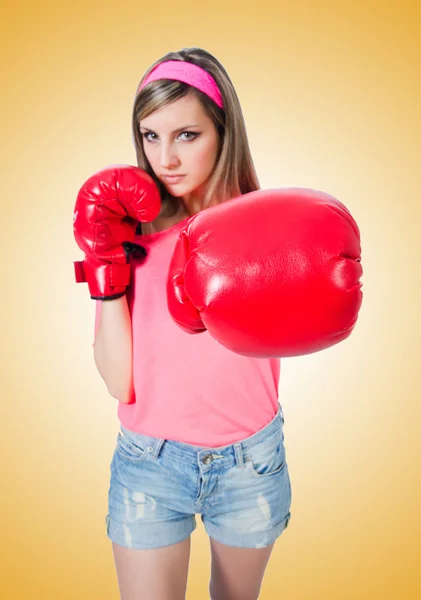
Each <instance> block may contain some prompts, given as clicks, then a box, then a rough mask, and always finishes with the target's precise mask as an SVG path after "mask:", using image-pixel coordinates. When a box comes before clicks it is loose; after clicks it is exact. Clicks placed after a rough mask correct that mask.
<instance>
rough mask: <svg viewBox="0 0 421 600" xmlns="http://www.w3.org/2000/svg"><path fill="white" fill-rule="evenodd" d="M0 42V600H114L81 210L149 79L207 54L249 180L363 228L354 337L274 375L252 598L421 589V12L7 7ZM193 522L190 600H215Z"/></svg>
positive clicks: (108, 423) (235, 5)
mask: <svg viewBox="0 0 421 600" xmlns="http://www.w3.org/2000/svg"><path fill="white" fill-rule="evenodd" d="M1 28H2V31H1V37H0V44H1V61H2V94H1V113H0V118H1V125H2V136H1V137H2V144H1V167H2V176H1V189H2V193H1V199H0V202H1V218H0V222H1V243H2V261H1V272H2V294H1V298H2V300H1V308H2V310H1V313H2V317H3V319H2V321H3V325H2V341H3V344H2V362H1V371H2V383H1V396H2V402H1V411H2V435H1V458H2V460H1V463H2V477H1V483H2V492H1V512H0V514H1V531H2V535H1V537H2V542H3V543H2V556H1V564H2V577H1V581H0V597H1V598H4V599H5V600H17V599H25V600H26V599H29V598H30V599H34V600H35V599H36V600H38V599H41V600H50V599H52V600H53V599H54V600H58V599H60V600H67V599H72V600H79V599H81V600H82V599H83V600H84V599H89V600H91V599H95V600H96V599H100V600H112V599H118V598H119V594H118V585H117V578H116V573H115V568H114V562H113V557H112V550H111V542H110V541H109V539H108V538H107V537H106V529H105V515H106V513H107V495H108V485H109V463H110V461H111V457H112V453H113V451H114V447H115V438H116V434H117V431H118V426H119V423H118V420H117V401H116V400H115V399H114V398H112V397H111V396H110V395H109V394H108V392H107V390H106V387H105V384H104V383H103V381H102V379H101V377H100V375H99V374H98V372H97V371H96V368H95V364H94V360H93V350H92V341H93V328H94V305H95V303H94V302H93V301H92V300H91V299H90V297H89V294H88V289H87V286H86V285H77V284H76V283H75V282H74V274H73V261H74V260H80V259H81V258H83V255H82V253H81V251H80V250H79V248H78V247H77V245H76V243H75V241H74V238H73V231H72V219H73V208H74V203H75V199H76V194H77V192H78V190H79V188H80V186H81V185H82V183H83V182H84V181H85V180H86V179H87V178H88V177H89V176H90V175H91V174H92V173H93V172H94V171H97V170H98V169H100V168H102V167H104V166H106V165H109V164H115V163H131V164H134V163H135V153H134V148H133V145H132V138H131V129H130V120H131V108H132V102H133V97H134V93H135V90H136V87H137V83H138V80H139V79H140V77H141V75H142V74H143V72H144V71H145V70H146V69H147V68H148V67H149V65H150V64H151V63H152V62H154V61H155V60H156V59H157V58H159V57H160V56H162V55H163V54H165V53H166V52H167V51H169V50H178V49H180V48H182V47H189V46H201V47H203V48H205V49H207V50H208V51H210V52H211V53H213V54H215V56H217V58H219V60H220V61H221V62H222V64H223V65H224V66H225V68H226V69H227V71H228V73H229V74H230V76H231V78H232V80H233V83H234V85H235V86H236V89H237V92H238V95H239V97H240V101H241V103H242V107H243V111H244V117H245V120H246V125H247V130H248V134H249V139H250V146H251V150H252V154H253V157H254V160H255V164H256V168H257V171H258V174H259V178H260V183H261V186H262V187H263V188H269V187H288V186H301V187H310V188H314V189H319V190H323V191H326V192H328V193H330V194H332V195H334V196H336V197H338V198H339V199H340V200H342V202H344V203H345V204H346V206H347V207H348V208H349V209H350V211H351V213H352V214H353V216H354V218H355V219H356V220H357V222H358V224H359V226H360V229H361V236H362V248H363V261H362V262H363V268H364V276H363V283H364V287H363V292H364V300H363V306H362V308H361V311H360V318H359V321H358V323H357V326H356V328H355V330H354V332H353V334H352V336H351V337H350V338H349V339H348V340H347V341H345V342H343V343H342V344H339V345H338V346H335V347H333V348H330V349H329V350H326V351H324V352H321V353H318V354H314V355H311V356H306V357H301V358H297V359H288V360H284V361H283V370H282V375H281V386H280V394H281V396H280V398H281V403H282V406H283V409H284V413H285V445H286V450H287V457H288V465H289V469H290V475H291V482H292V493H293V499H292V507H291V511H292V518H291V521H290V526H289V528H288V529H287V530H286V531H285V532H284V534H282V536H281V537H280V538H279V540H278V542H277V543H276V545H275V549H274V551H273V553H272V556H271V559H270V561H269V565H268V567H267V570H266V574H265V578H264V582H263V586H262V590H261V595H260V598H261V599H262V600H272V599H273V600H275V599H276V600H277V599H282V600H351V599H352V600H365V599H370V600H372V599H376V600H377V599H378V600H392V599H393V600H415V599H419V598H421V575H420V571H421V569H420V564H421V552H420V538H421V535H420V533H421V532H420V530H421V518H420V506H421V481H420V461H419V456H420V450H421V438H420V426H421V419H420V412H421V411H420V397H421V385H420V383H421V382H420V371H421V360H420V354H421V353H420V343H421V319H420V314H421V308H420V307H421V298H420V296H421V294H420V292H421V281H420V279H421V278H420V251H421V243H420V238H421V226H420V219H421V209H420V183H421V176H420V172H421V150H420V144H421V139H420V138H421V136H420V134H421V84H420V70H421V56H420V53H421V41H420V38H421V8H420V4H419V3H418V2H415V1H412V2H410V1H406V0H402V1H401V2H397V1H396V0H394V1H391V2H384V1H382V2H380V1H376V2H374V1H370V0H368V1H366V2H361V1H357V2H348V1H346V2H337V1H325V2H321V1H315V2H302V1H300V0H298V1H296V2H294V3H291V2H283V1H281V2H279V3H276V4H275V3H273V4H272V3H271V2H269V1H268V0H263V1H262V2H256V3H254V2H253V3H252V2H239V1H236V0H234V1H233V2H227V1H224V2H221V1H220V0H216V1H215V2H213V3H209V4H207V3H199V2H192V1H191V0H185V1H184V2H182V3H175V2H169V1H167V0H164V1H160V0H158V1H157V2H152V3H150V4H148V5H145V3H142V2H137V3H135V2H126V3H122V4H118V3H117V2H108V0H105V1H103V2H102V3H85V2H81V1H80V0H76V1H75V2H66V3H63V2H59V1H58V2H57V1H56V2H53V1H50V2H45V1H43V0H41V1H40V2H31V3H29V2H20V1H18V2H15V3H11V2H7V3H6V2H5V3H3V5H2V18H1ZM196 518H197V521H198V527H197V529H196V531H195V533H194V534H193V536H192V552H191V562H190V572H189V580H188V591H187V598H188V600H202V599H206V598H209V595H208V581H209V574H210V549H209V540H208V537H207V535H206V532H205V530H204V528H203V526H202V523H201V521H200V517H199V516H197V517H196Z"/></svg>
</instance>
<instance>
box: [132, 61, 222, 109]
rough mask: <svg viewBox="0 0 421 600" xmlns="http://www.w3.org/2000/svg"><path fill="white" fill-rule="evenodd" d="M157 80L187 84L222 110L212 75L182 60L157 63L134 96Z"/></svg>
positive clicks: (220, 99)
mask: <svg viewBox="0 0 421 600" xmlns="http://www.w3.org/2000/svg"><path fill="white" fill-rule="evenodd" d="M157 79H175V80H176V81H182V82H183V83H188V84H189V85H192V86H193V87H195V88H197V89H198V90H200V91H201V92H203V93H204V94H206V95H207V96H209V98H211V99H212V100H213V101H214V102H215V103H216V104H217V105H218V106H219V107H220V108H223V102H222V96H221V92H220V91H219V88H218V86H217V85H216V82H215V80H214V78H213V77H212V75H210V74H209V73H208V72H207V71H205V70H204V69H202V68H201V67H198V66H197V65H194V64H193V63H191V62H187V61H184V60H167V61H165V62H162V63H159V65H157V66H156V67H155V68H154V69H152V71H151V72H150V73H149V75H148V76H147V77H146V78H145V80H144V81H143V82H142V83H141V84H140V85H139V87H138V88H137V92H136V96H137V94H138V93H139V92H140V90H141V89H143V88H144V87H145V86H146V85H148V83H150V82H151V81H156V80H157Z"/></svg>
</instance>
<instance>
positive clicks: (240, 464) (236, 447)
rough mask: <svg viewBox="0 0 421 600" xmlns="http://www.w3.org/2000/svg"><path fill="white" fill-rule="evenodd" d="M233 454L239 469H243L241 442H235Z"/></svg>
mask: <svg viewBox="0 0 421 600" xmlns="http://www.w3.org/2000/svg"><path fill="white" fill-rule="evenodd" d="M234 454H235V462H236V465H237V467H238V468H239V469H244V468H245V463H244V456H243V449H242V446H241V442H236V443H235V444H234Z"/></svg>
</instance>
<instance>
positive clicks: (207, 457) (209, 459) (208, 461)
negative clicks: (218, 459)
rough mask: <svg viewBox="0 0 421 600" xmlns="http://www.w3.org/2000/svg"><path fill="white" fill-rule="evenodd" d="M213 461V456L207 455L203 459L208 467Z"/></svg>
mask: <svg viewBox="0 0 421 600" xmlns="http://www.w3.org/2000/svg"><path fill="white" fill-rule="evenodd" d="M212 461H213V456H212V454H207V455H206V456H204V457H203V458H202V462H204V463H205V465H208V464H209V463H211V462H212Z"/></svg>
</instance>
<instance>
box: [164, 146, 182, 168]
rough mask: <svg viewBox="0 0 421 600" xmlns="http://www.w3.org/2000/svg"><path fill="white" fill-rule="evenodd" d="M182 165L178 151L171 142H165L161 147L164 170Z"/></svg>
mask: <svg viewBox="0 0 421 600" xmlns="http://www.w3.org/2000/svg"><path fill="white" fill-rule="evenodd" d="M179 164H180V160H179V158H178V155H177V152H176V149H175V148H174V146H173V144H171V142H163V143H162V145H161V154H160V165H161V168H162V169H171V168H174V167H177V166H178V165H179Z"/></svg>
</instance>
